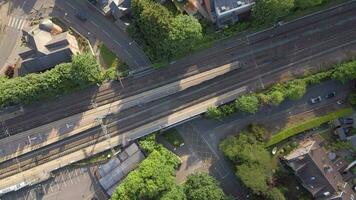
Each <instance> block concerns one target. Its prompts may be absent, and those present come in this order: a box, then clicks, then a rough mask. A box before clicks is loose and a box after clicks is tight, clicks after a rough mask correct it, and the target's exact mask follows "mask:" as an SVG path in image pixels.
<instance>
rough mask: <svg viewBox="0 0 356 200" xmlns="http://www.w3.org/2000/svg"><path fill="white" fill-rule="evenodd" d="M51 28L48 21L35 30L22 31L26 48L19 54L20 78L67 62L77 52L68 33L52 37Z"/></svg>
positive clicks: (76, 45)
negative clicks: (20, 61)
mask: <svg viewBox="0 0 356 200" xmlns="http://www.w3.org/2000/svg"><path fill="white" fill-rule="evenodd" d="M53 26H54V24H53V23H52V22H51V21H50V20H45V21H44V22H43V23H41V24H40V25H38V26H36V27H35V28H32V29H29V30H24V36H25V38H26V41H27V47H23V48H22V49H21V50H20V53H19V56H20V57H21V59H22V63H21V67H20V69H19V75H20V76H22V75H25V74H27V73H33V72H41V71H44V70H47V69H49V68H51V67H54V66H55V65H57V64H60V63H63V62H69V61H70V60H71V58H72V55H73V54H76V53H78V52H79V48H78V43H77V41H76V39H75V37H74V36H72V35H70V34H69V32H63V33H60V34H57V35H53V34H52V33H51V30H52V28H53ZM40 27H41V28H40Z"/></svg>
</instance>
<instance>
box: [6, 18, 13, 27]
mask: <svg viewBox="0 0 356 200" xmlns="http://www.w3.org/2000/svg"><path fill="white" fill-rule="evenodd" d="M13 20H14V18H12V17H11V18H10V20H9V22H8V23H7V26H12V25H11V24H12V21H13Z"/></svg>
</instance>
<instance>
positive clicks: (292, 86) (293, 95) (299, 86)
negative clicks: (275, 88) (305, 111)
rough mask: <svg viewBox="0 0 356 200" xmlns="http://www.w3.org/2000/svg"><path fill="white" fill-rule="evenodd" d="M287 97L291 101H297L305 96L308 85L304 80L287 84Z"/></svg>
mask: <svg viewBox="0 0 356 200" xmlns="http://www.w3.org/2000/svg"><path fill="white" fill-rule="evenodd" d="M285 87H286V90H285V91H286V96H287V97H288V98H289V99H291V100H297V99H300V98H302V97H303V96H304V94H305V92H306V90H307V84H306V82H305V81H304V80H301V79H296V80H292V81H289V82H288V83H286V84H285Z"/></svg>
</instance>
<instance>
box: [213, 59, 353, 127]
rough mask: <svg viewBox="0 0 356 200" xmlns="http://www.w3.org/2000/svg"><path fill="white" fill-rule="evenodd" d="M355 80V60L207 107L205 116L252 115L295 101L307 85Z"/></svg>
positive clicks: (215, 117)
mask: <svg viewBox="0 0 356 200" xmlns="http://www.w3.org/2000/svg"><path fill="white" fill-rule="evenodd" d="M355 78H356V60H352V61H348V62H344V63H340V64H337V65H335V66H334V68H332V69H330V70H328V71H324V72H319V73H316V74H313V75H309V76H306V77H304V78H299V79H295V80H291V81H287V82H285V83H277V84H275V85H273V86H271V87H270V88H269V89H266V90H264V91H261V92H257V93H251V94H245V95H241V96H239V97H238V98H237V99H236V100H235V102H233V103H230V104H226V105H223V106H220V107H214V106H212V107H209V108H208V109H207V112H206V116H207V117H208V118H211V119H217V120H221V119H223V118H224V117H227V116H229V115H231V114H234V113H236V112H244V113H250V114H254V113H256V112H257V111H258V109H259V108H260V107H261V106H263V105H272V106H278V105H279V104H280V103H282V102H283V101H285V100H287V99H289V100H297V99H300V98H301V97H303V96H304V94H305V92H306V89H307V87H308V86H309V85H313V84H318V83H320V82H322V81H326V80H338V81H341V82H343V83H346V82H348V81H350V80H353V79H355Z"/></svg>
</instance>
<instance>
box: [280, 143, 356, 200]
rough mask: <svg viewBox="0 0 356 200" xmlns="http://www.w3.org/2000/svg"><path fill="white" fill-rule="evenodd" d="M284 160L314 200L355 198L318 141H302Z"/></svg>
mask: <svg viewBox="0 0 356 200" xmlns="http://www.w3.org/2000/svg"><path fill="white" fill-rule="evenodd" d="M285 159H286V162H287V164H288V165H289V166H290V167H291V168H292V169H293V170H294V171H295V174H296V175H297V176H298V177H299V178H300V180H301V182H302V184H303V186H304V187H305V188H306V189H307V190H308V191H309V192H310V193H311V194H312V195H313V196H314V198H315V199H318V200H319V199H320V200H326V199H331V198H334V199H340V200H341V199H342V200H350V199H352V198H354V197H355V193H354V192H353V191H352V189H351V187H350V185H348V184H347V183H345V182H344V181H343V179H342V176H341V174H340V173H339V172H338V171H337V167H336V166H334V164H333V163H332V162H331V161H330V160H329V159H328V156H327V154H326V152H325V151H324V149H323V148H322V147H320V141H319V140H306V141H303V142H302V143H301V144H300V147H299V148H298V149H296V150H294V151H292V152H291V153H290V154H289V155H287V156H286V157H285Z"/></svg>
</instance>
